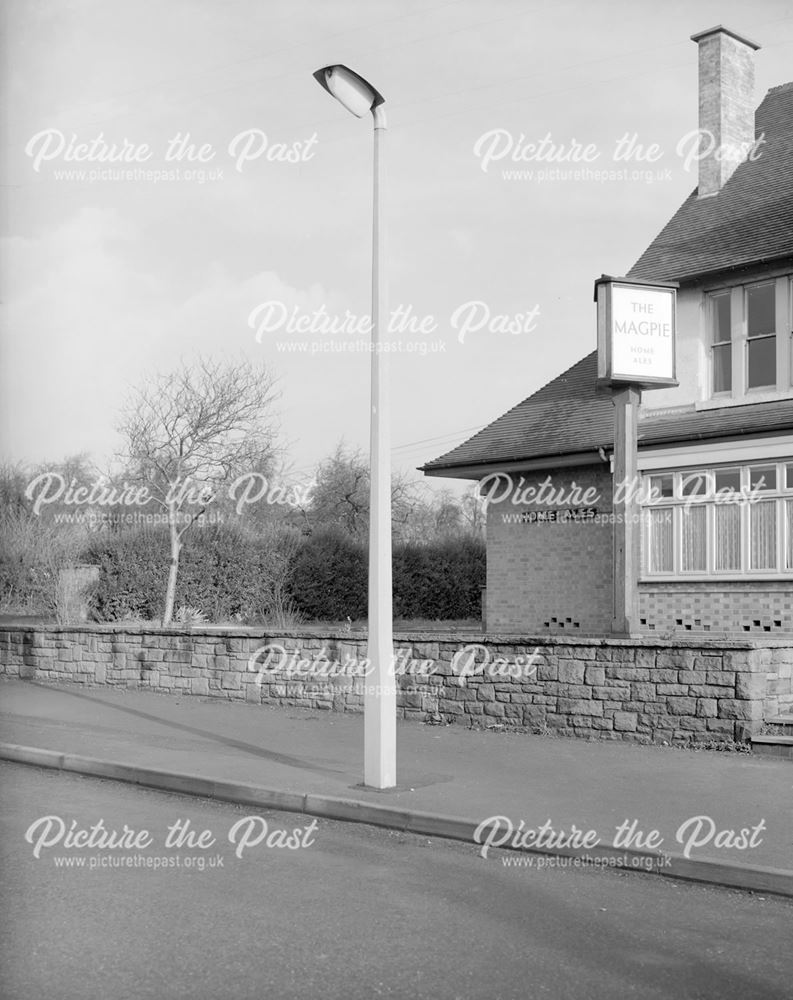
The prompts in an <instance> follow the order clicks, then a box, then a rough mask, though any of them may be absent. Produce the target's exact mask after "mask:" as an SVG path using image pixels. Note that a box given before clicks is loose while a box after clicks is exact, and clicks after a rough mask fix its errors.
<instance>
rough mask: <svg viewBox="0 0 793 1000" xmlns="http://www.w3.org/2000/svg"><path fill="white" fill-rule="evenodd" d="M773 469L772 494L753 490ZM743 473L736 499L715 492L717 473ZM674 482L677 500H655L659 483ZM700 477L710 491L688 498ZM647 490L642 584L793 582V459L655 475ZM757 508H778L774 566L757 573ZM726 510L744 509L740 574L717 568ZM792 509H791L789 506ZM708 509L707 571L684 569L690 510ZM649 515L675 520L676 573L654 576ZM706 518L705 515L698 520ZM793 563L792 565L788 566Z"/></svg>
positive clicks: (646, 479)
mask: <svg viewBox="0 0 793 1000" xmlns="http://www.w3.org/2000/svg"><path fill="white" fill-rule="evenodd" d="M771 468H773V469H774V471H775V474H776V482H775V485H774V488H773V489H762V490H757V489H755V490H752V485H751V484H752V478H753V477H754V478H755V479H756V476H757V470H760V469H771ZM736 471H737V472H738V473H739V482H740V490H739V492H738V493H737V495H736V496H734V497H731V496H730V495H729V494H726V493H725V492H724V489H721V490H720V489H718V488H717V486H716V477H717V473H720V472H731V473H735V472H736ZM670 475H671V476H672V484H673V495H672V496H671V497H668V496H667V497H664V496H659V497H655V496H654V495H653V483H652V480H653V479H654V478H660V477H667V476H670ZM696 475H702V476H703V482H704V484H705V491H704V492H703V493H699V494H693V495H691V494H689V495H686V494H685V492H684V490H685V484H686V480H689V481H690V480H691V479H692V477H694V476H696ZM642 477H643V484H642V485H643V489H642V494H641V495H642V497H643V502H642V504H641V511H642V515H643V516H642V532H641V537H642V543H641V549H642V555H641V579H642V580H643V581H647V582H659V581H672V582H674V581H681V582H682V581H691V580H710V581H714V580H742V581H749V580H763V579H787V580H790V579H793V538H791V533H793V514H788V510H793V458H787V457H785V458H781V459H772V460H767V459H766V460H763V459H758V460H755V461H751V462H742V463H736V462H723V463H719V464H717V465H716V464H714V465H709V466H691V467H690V468H677V469H672V468H670V469H654V470H652V471H648V472H645V473H643V474H642ZM757 503H769V504H773V505H774V521H773V524H774V538H773V548H774V551H775V554H776V555H775V565H774V566H773V567H762V568H757V569H754V568H752V561H753V553H754V549H753V547H752V514H751V511H752V509H754V507H755V504H757ZM725 504H735V505H736V506H737V507H738V509H739V516H738V532H739V534H738V546H737V547H738V552H739V564H740V568H739V569H735V568H730V569H723V570H722V569H717V568H716V531H717V524H716V521H717V516H716V509H717V508H718V507H720V506H722V505H725ZM788 505H789V506H788ZM694 507H697V508H704V510H705V514H704V532H705V569H700V568H696V569H684V565H685V560H686V553H685V550H684V544H685V541H684V539H685V532H684V523H685V521H686V520H687V518H688V515H687V514H686V511H687V509H688V508H694ZM650 510H656V511H658V510H670V511H671V519H672V545H671V547H672V569H671V570H664V571H659V570H653V569H651V567H650V558H651V552H652V548H651V542H652V538H651V532H652V530H653V527H652V526H653V519H652V518H651V517H650V516H649V514H648V513H647V512H649V511H650ZM698 516H702V515H698ZM788 563H790V565H788Z"/></svg>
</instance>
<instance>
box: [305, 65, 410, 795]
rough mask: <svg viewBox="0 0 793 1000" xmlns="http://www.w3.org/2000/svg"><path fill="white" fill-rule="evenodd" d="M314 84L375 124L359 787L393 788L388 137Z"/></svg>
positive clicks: (349, 97) (371, 103) (347, 78)
mask: <svg viewBox="0 0 793 1000" xmlns="http://www.w3.org/2000/svg"><path fill="white" fill-rule="evenodd" d="M314 78H315V79H316V80H317V82H318V83H319V84H320V85H321V86H322V87H324V88H325V90H327V91H328V93H329V94H332V95H333V97H335V98H336V99H337V100H338V101H339V102H340V103H341V104H343V105H344V107H345V108H346V109H347V110H348V111H350V112H351V113H352V114H354V115H355V116H356V117H357V118H363V116H364V115H365V114H366V113H367V112H368V111H371V113H372V118H373V121H374V199H373V200H374V218H373V226H372V233H373V239H372V344H371V349H372V400H371V424H370V494H369V643H368V650H367V656H368V659H369V663H370V664H371V669H370V673H369V675H368V676H367V677H366V678H364V685H365V689H364V784H366V785H369V786H371V787H372V788H393V786H394V785H396V678H395V676H394V669H393V663H394V640H393V627H392V602H391V467H390V460H391V459H390V448H389V445H390V432H389V406H388V364H387V359H388V354H387V353H386V352H385V351H383V350H382V349H381V345H382V344H383V341H384V340H385V338H386V336H387V334H388V303H387V298H386V284H385V278H384V275H383V270H384V269H383V267H382V262H383V260H384V257H385V232H384V227H383V226H382V225H381V218H380V216H381V213H382V200H383V190H382V176H381V173H382V164H381V155H382V154H381V144H382V141H383V136H384V134H385V130H386V120H385V111H384V109H383V103H384V101H383V97H382V95H381V94H380V93H378V91H377V90H375V88H374V87H373V86H372V85H371V84H370V83H367V81H366V80H364V78H363V77H362V76H359V75H358V74H357V73H354V72H353V71H352V70H351V69H348V68H347V67H346V66H339V65H337V66H325V67H324V68H323V69H320V70H317V72H316V73H315V74H314Z"/></svg>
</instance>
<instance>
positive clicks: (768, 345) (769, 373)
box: [705, 275, 793, 401]
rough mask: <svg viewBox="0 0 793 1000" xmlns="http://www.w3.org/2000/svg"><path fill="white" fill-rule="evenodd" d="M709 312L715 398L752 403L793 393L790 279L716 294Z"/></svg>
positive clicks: (792, 290)
mask: <svg viewBox="0 0 793 1000" xmlns="http://www.w3.org/2000/svg"><path fill="white" fill-rule="evenodd" d="M705 307H706V309H705V323H706V327H707V331H706V348H707V350H708V352H709V356H710V357H709V360H710V377H709V378H710V395H711V396H729V397H731V398H733V399H741V398H744V397H746V399H747V401H749V400H750V399H751V398H752V396H755V395H756V394H761V395H768V394H770V393H776V392H777V390H779V391H780V392H785V393H790V392H791V390H793V280H791V278H790V276H789V275H785V276H784V277H779V278H767V279H765V280H764V281H756V282H753V283H751V284H745V285H737V286H734V287H732V288H719V289H714V290H713V291H712V292H708V293H707V295H706V298H705ZM788 334H791V336H788Z"/></svg>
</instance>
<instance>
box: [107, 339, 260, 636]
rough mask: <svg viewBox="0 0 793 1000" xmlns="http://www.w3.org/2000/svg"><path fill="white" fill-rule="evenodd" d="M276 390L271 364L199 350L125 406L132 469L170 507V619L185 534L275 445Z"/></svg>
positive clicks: (167, 611) (123, 426)
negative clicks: (219, 358) (212, 356)
mask: <svg viewBox="0 0 793 1000" xmlns="http://www.w3.org/2000/svg"><path fill="white" fill-rule="evenodd" d="M276 398H277V397H276V393H275V391H274V379H273V376H272V374H271V373H270V372H269V371H268V370H267V369H266V367H264V366H255V365H252V364H251V363H250V362H248V361H245V360H242V361H239V362H229V363H221V362H216V361H212V360H209V359H206V358H198V359H197V361H196V362H195V363H194V364H192V365H189V364H187V363H184V362H183V363H182V365H181V366H180V367H179V368H178V369H176V370H175V371H173V372H171V373H169V374H163V375H157V376H154V377H153V378H151V379H149V380H148V381H147V382H146V383H145V384H144V385H143V387H142V388H140V389H138V390H137V391H136V392H135V393H134V394H133V395H132V397H131V398H130V400H129V402H128V403H127V405H126V406H125V408H124V410H123V413H122V418H121V421H120V424H119V430H120V432H121V434H122V435H123V437H124V441H125V451H124V455H123V458H124V460H125V462H126V464H127V469H128V473H129V475H130V476H131V477H132V480H133V482H135V483H136V484H138V485H139V486H140V487H143V488H145V490H146V491H147V492H146V494H145V495H146V496H149V497H151V502H153V503H156V504H157V505H158V506H159V507H161V508H163V509H164V511H165V512H166V515H167V521H168V528H169V534H170V555H171V561H170V568H169V572H168V585H167V589H166V593H165V605H164V610H163V624H164V625H168V624H169V623H170V622H171V620H172V618H173V608H174V599H175V595H176V582H177V577H178V573H179V556H180V553H181V551H182V545H183V540H184V536H185V535H186V533H187V532H188V531H189V530H190V528H192V527H193V525H194V524H196V523H197V522H199V521H200V519H201V518H202V517H203V515H204V514H205V513H206V511H207V508H208V507H209V506H210V505H211V504H212V503H213V502H214V499H215V497H216V495H217V492H218V490H219V489H220V488H221V487H222V486H224V485H227V484H231V483H232V482H233V481H234V479H235V478H236V477H238V476H240V475H243V474H245V473H246V472H249V471H250V470H251V469H259V468H262V467H266V466H267V465H269V464H270V463H271V461H272V459H273V457H274V455H275V454H276V452H277V444H276V430H275V427H274V423H273V418H272V413H271V411H272V405H273V403H274V401H275V399H276Z"/></svg>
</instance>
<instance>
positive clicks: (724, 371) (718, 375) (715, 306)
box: [710, 291, 732, 393]
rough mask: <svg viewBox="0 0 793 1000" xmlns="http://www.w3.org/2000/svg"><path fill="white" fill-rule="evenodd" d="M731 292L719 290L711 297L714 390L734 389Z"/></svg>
mask: <svg viewBox="0 0 793 1000" xmlns="http://www.w3.org/2000/svg"><path fill="white" fill-rule="evenodd" d="M731 297H732V295H731V293H730V292H728V291H727V292H717V293H716V294H715V295H711V297H710V331H711V344H712V347H711V352H712V358H713V391H714V393H716V392H729V391H730V390H731V389H732V309H731V306H730V299H731Z"/></svg>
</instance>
